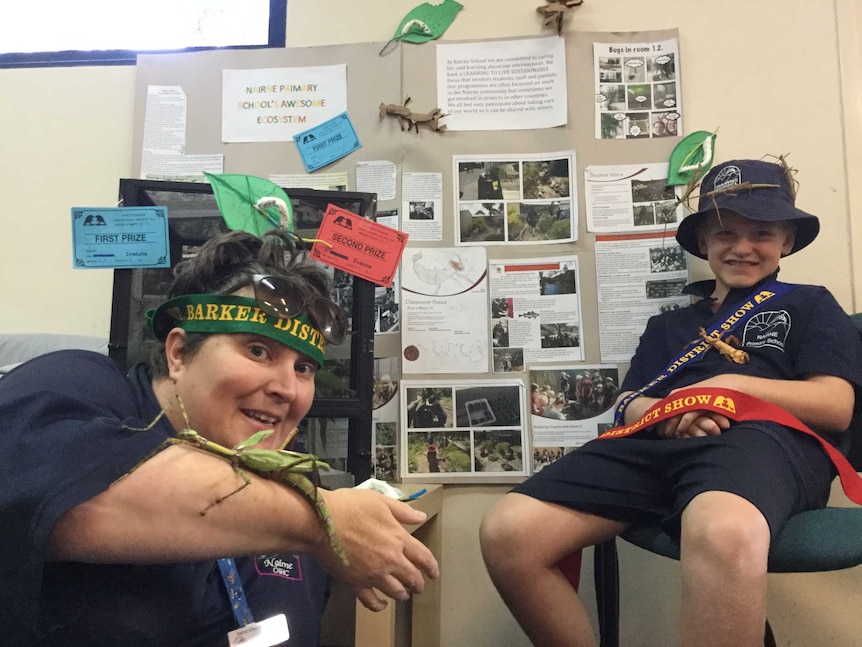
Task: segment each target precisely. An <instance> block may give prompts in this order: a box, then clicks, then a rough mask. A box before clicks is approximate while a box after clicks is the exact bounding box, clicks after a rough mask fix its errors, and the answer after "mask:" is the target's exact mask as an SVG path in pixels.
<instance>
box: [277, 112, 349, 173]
mask: <svg viewBox="0 0 862 647" xmlns="http://www.w3.org/2000/svg"><path fill="white" fill-rule="evenodd" d="M293 141H294V142H295V143H296V147H297V148H298V149H299V155H300V157H302V163H303V164H305V170H306V171H307V172H308V173H311V172H312V171H316V170H317V169H319V168H323V167H324V166H326V165H327V164H332V162H334V161H335V160H337V159H341V158H342V157H344V156H345V155H349V154H350V153H352V152H353V151H355V150H358V149H360V148H362V144H360V143H359V137H358V136H357V135H356V131H355V130H354V129H353V124H352V123H350V117H348V116H347V113H346V112H342V113H341V114H340V115H335V116H334V117H333V118H332V119H330V120H328V121H324V122H323V123H322V124H318V125H317V126H315V127H314V128H309V129H308V130H305V131H303V132H301V133H297V134H296V135H294V136H293Z"/></svg>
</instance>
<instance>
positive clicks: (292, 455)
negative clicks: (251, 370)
mask: <svg viewBox="0 0 862 647" xmlns="http://www.w3.org/2000/svg"><path fill="white" fill-rule="evenodd" d="M179 404H180V408H181V409H182V412H183V419H184V420H185V424H186V428H185V429H183V430H181V431H179V432H177V435H176V436H175V437H173V438H168V439H167V440H165V441H164V442H163V443H162V444H161V445H159V446H158V447H156V449H155V450H154V451H153V452H152V453H151V454H150V455H149V456H147V458H145V459H144V460H143V461H141V463H143V462H145V461H146V460H148V459H150V458H152V457H153V456H154V455H155V454H157V453H159V452H160V451H162V450H164V449H167V448H168V447H170V446H171V445H187V446H190V447H194V448H196V449H200V450H202V451H205V452H207V453H209V454H212V455H213V456H217V457H218V458H221V459H223V460H226V461H227V462H229V463H230V464H231V465H232V466H233V469H234V471H235V472H236V473H237V474H238V475H239V476H240V478H242V481H243V482H242V484H241V485H240V486H239V487H237V488H236V489H235V490H233V491H232V492H228V493H227V494H225V495H224V496H220V497H218V498H217V499H216V500H215V501H213V502H212V503H210V504H209V505H208V506H207V507H206V508H204V509H203V510H201V515H205V514H206V513H207V511H209V509H210V508H212V507H213V506H216V505H218V504H219V503H221V502H222V501H224V500H226V499H228V498H230V497H232V496H233V495H234V494H237V493H239V492H240V491H242V490H243V489H245V488H246V487H248V486H249V485H251V481H250V480H249V478H248V475H247V474H246V473H245V471H244V470H247V471H249V472H251V473H253V474H256V475H258V476H260V477H262V478H266V479H270V480H274V481H278V482H279V483H284V484H285V485H287V486H289V487H291V488H293V489H295V490H297V491H298V492H299V493H300V494H301V495H302V496H303V497H304V498H305V499H306V500H308V502H309V503H311V505H312V507H313V508H314V511H315V513H316V514H317V518H318V520H319V521H320V524H321V525H322V526H323V529H324V530H325V531H326V535H327V537H328V538H329V545H330V547H331V548H332V551H333V552H334V553H335V554H336V555H337V556H338V558H339V559H340V560H341V561H342V562H343V563H344V564H345V565H346V564H348V559H347V554H346V553H345V552H344V547H343V546H342V545H341V542H339V541H338V537H337V536H336V534H335V524H334V523H333V521H332V515H331V514H330V512H329V508H328V507H327V505H326V502H325V501H324V499H323V497H322V496H321V495H320V492H319V491H318V488H317V474H318V471H319V470H321V469H330V467H329V465H328V464H327V463H324V462H323V461H320V460H318V459H317V458H316V457H315V456H313V455H311V454H302V453H299V452H292V451H288V450H285V449H261V448H256V447H254V445H257V444H258V443H260V442H261V441H263V440H264V439H265V438H267V437H269V436H271V435H272V434H273V432H274V430H273V429H266V430H264V431H259V432H257V433H255V434H252V435H251V436H249V437H248V438H246V439H245V440H243V441H241V442H239V443H237V444H236V445H234V446H233V447H231V448H229V447H224V446H222V445H219V444H218V443H215V442H213V441H211V440H208V439H206V438H204V437H203V436H201V435H200V434H199V433H198V432H196V431H195V430H194V429H192V428H191V425H190V423H189V419H188V414H187V413H186V410H185V406H184V405H183V403H182V400H179ZM165 412H166V410H165V409H163V410H162V411H161V412H160V413H159V415H158V416H156V418H155V419H154V420H153V421H152V422H151V423H150V424H149V425H147V426H146V427H143V428H131V427H130V429H132V430H133V431H148V430H150V429H152V428H153V427H154V426H155V425H156V423H157V422H158V421H159V420H160V419H161V418H162V417H163V416H164V415H165ZM141 463H138V465H136V466H135V467H134V468H132V470H131V471H134V470H135V469H137V467H138V466H140V465H141ZM130 473H131V472H130ZM309 473H311V474H312V476H313V480H312V479H310V478H308V476H306V474H309Z"/></svg>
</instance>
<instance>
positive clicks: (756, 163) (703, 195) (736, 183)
mask: <svg viewBox="0 0 862 647" xmlns="http://www.w3.org/2000/svg"><path fill="white" fill-rule="evenodd" d="M792 183H793V179H792V177H791V176H790V175H789V171H788V169H786V168H785V167H784V166H783V165H781V164H775V163H773V162H764V161H762V160H731V161H729V162H724V163H722V164H719V165H718V166H715V167H713V168H712V169H711V170H710V171H709V173H707V174H706V177H704V178H703V182H702V183H701V185H700V198H699V199H698V203H697V209H698V210H697V212H696V213H693V214H691V215H690V216H686V217H685V218H683V221H682V222H681V223H680V224H679V229H677V232H676V240H677V242H678V243H679V244H680V245H682V248H683V249H685V250H686V251H687V252H689V253H690V254H694V255H695V256H697V257H699V258H706V256H704V255H703V253H701V251H700V246H699V245H698V241H697V231H698V229H699V228H700V226H701V225H702V224H703V223H704V222H705V221H706V217H707V216H708V215H709V214H712V213H715V212H721V211H732V212H733V213H736V214H739V215H740V216H743V217H745V218H750V219H751V220H759V221H761V222H778V221H782V220H792V221H794V224H795V225H796V240H795V242H794V244H793V249H791V250H790V253H791V254H793V253H794V252H798V251H799V250H800V249H802V248H803V247H805V246H806V245H808V244H809V243H810V242H811V241H813V240H814V239H815V238H816V237H817V234H818V233H819V231H820V221H819V220H818V219H817V216H812V215H811V214H810V213H806V212H805V211H802V210H801V209H797V208H796V205H795V199H794V193H795V192H794V187H793V184H792Z"/></svg>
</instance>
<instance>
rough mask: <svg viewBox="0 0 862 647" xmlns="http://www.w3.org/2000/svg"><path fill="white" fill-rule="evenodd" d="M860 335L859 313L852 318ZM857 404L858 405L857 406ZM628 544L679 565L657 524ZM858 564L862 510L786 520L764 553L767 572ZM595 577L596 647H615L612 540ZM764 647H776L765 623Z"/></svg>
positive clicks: (853, 455) (856, 433)
mask: <svg viewBox="0 0 862 647" xmlns="http://www.w3.org/2000/svg"><path fill="white" fill-rule="evenodd" d="M850 318H851V319H852V320H853V323H854V325H855V326H856V328H857V329H858V330H859V331H860V334H862V313H859V314H854V315H851V317H850ZM857 404H858V403H857ZM855 423H856V424H854V426H853V427H852V429H851V431H850V432H849V433H852V434H853V437H852V440H851V446H852V449H851V452H850V456H849V457H848V458H849V460H850V463H851V465H853V467H854V469H856V470H857V471H862V421H860V420H855ZM620 536H621V538H622V539H623V540H625V541H627V542H629V543H630V544H634V545H635V546H638V547H640V548H643V549H645V550H648V551H650V552H651V553H655V554H657V555H663V556H664V557H670V558H671V559H676V560H679V543H678V542H677V541H676V540H675V539H673V538H671V537H670V536H669V535H667V534H665V533H664V532H662V530H661V528H660V527H659V526H658V524H654V525H648V526H638V527H633V528H630V529H629V530H627V531H626V532H624V533H623V534H622V535H620ZM859 564H862V508H832V507H827V508H824V509H822V510H808V511H806V512H802V513H800V514H797V515H794V516H793V517H791V518H790V519H788V521H787V524H786V525H785V526H784V528H783V529H782V531H781V534H780V535H779V536H778V537H777V538H776V539H775V541H774V542H773V543H772V546H771V547H770V550H769V564H768V571H769V572H770V573H814V572H820V571H837V570H841V569H844V568H852V567H854V566H858V565H859ZM594 574H595V584H596V603H597V607H598V617H599V637H600V644H601V647H619V563H618V560H617V548H616V542H615V540H613V539H611V540H610V541H606V542H603V543H601V544H598V545H597V546H596V547H595V553H594ZM763 644H764V645H765V647H776V642H775V635H774V634H773V631H772V627H771V626H770V625H769V620H767V621H766V627H765V629H764V642H763Z"/></svg>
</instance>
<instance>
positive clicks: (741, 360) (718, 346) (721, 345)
mask: <svg viewBox="0 0 862 647" xmlns="http://www.w3.org/2000/svg"><path fill="white" fill-rule="evenodd" d="M717 334H718V337H711V336H709V335H707V334H706V330H704V329H703V328H701V329H700V337H701V339H703V340H704V341H705V342H707V343H708V344H709V345H710V346H712V347H713V348H715V350H717V351H718V352H719V353H721V354H722V355H724V356H725V357H726V358H727V361H728V362H736V363H737V364H747V363H748V353H746V352H745V351H744V350H742V349H741V348H734V347H733V346H731V345H730V344H731V343H735V344H739V340H738V339H737V338H736V337H734V336H733V335H731V336H730V337H728V338H727V341H722V340H721V333H717Z"/></svg>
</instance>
